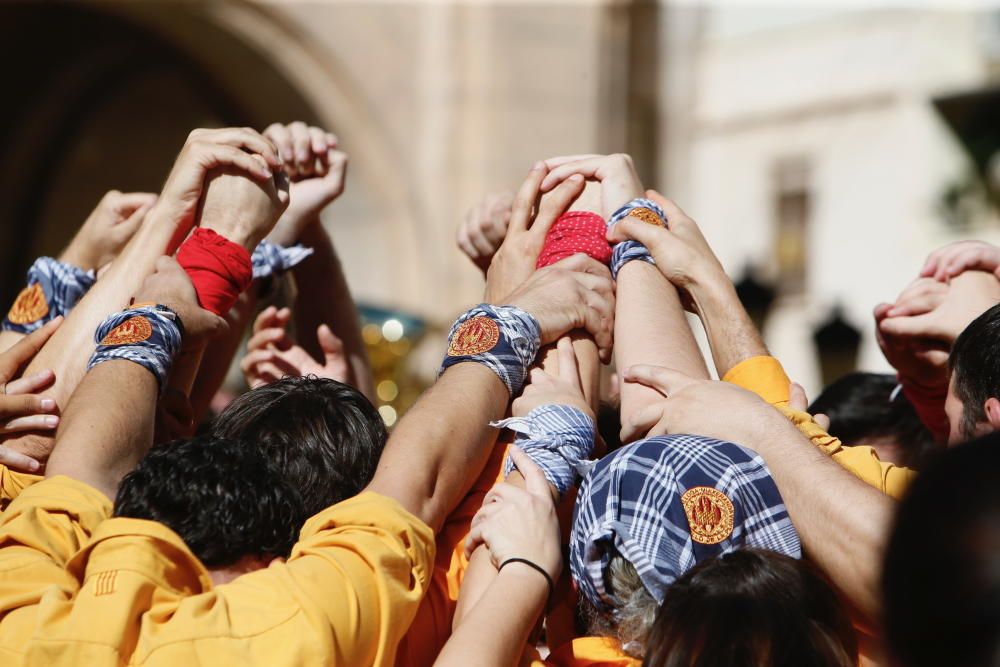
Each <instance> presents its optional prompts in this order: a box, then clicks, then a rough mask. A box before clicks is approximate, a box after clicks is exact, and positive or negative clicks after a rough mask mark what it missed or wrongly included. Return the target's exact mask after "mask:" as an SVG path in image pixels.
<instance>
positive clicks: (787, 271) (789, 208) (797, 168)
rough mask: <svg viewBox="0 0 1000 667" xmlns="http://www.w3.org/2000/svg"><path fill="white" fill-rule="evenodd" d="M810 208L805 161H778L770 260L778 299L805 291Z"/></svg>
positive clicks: (798, 159) (807, 173)
mask: <svg viewBox="0 0 1000 667" xmlns="http://www.w3.org/2000/svg"><path fill="white" fill-rule="evenodd" d="M810 205H811V202H810V193H809V168H808V164H807V163H806V161H805V160H804V159H801V158H795V159H785V160H781V161H779V162H778V164H777V166H776V168H775V177H774V217H775V223H776V224H775V235H774V257H775V266H776V267H777V288H778V293H779V294H780V295H781V296H795V295H800V294H804V293H805V291H806V279H807V268H806V266H807V265H806V263H807V260H808V254H807V245H806V244H807V242H808V235H809V209H810Z"/></svg>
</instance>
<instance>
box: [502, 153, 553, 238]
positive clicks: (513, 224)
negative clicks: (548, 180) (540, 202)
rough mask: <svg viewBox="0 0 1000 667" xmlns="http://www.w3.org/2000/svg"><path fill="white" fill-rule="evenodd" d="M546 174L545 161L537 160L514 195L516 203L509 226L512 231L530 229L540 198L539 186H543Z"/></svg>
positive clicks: (511, 211) (512, 209) (511, 212)
mask: <svg viewBox="0 0 1000 667" xmlns="http://www.w3.org/2000/svg"><path fill="white" fill-rule="evenodd" d="M545 174H546V169H545V163H543V162H536V163H535V164H534V166H533V167H532V168H531V171H530V172H528V177H527V178H525V179H524V183H522V184H521V189H520V190H518V191H517V195H516V196H515V197H514V205H513V206H511V210H510V225H509V227H508V229H509V230H510V231H512V232H513V231H517V232H524V231H526V230H527V229H528V224H529V223H530V222H531V211H532V209H533V208H534V207H535V201H536V200H537V199H538V193H539V188H541V185H542V180H543V179H544V178H545Z"/></svg>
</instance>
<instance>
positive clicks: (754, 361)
mask: <svg viewBox="0 0 1000 667" xmlns="http://www.w3.org/2000/svg"><path fill="white" fill-rule="evenodd" d="M722 379H723V380H725V381H726V382H730V383H732V384H735V385H737V386H740V387H743V388H744V389H747V390H749V391H752V392H754V393H755V394H757V395H758V396H760V397H761V398H763V399H764V400H765V401H767V402H768V403H770V404H771V405H773V406H774V407H776V408H777V409H778V410H780V411H781V412H782V413H783V414H784V415H785V416H786V417H787V418H788V419H789V420H791V422H792V423H793V424H795V425H796V426H797V427H798V429H799V430H800V431H801V432H802V433H803V434H805V436H806V437H807V438H809V440H811V441H812V443H813V444H814V445H815V446H816V447H818V448H819V449H820V450H822V451H823V452H824V453H825V454H827V455H829V456H830V458H832V459H833V460H834V461H836V462H837V463H839V464H840V465H841V466H842V467H844V468H845V469H847V470H849V471H851V472H852V473H854V475H856V476H857V477H858V478H859V479H861V480H862V481H863V482H865V483H866V484H869V485H871V486H874V487H875V488H876V489H878V490H879V491H882V492H883V493H885V494H887V495H889V496H892V497H893V498H901V497H902V496H903V494H904V493H905V492H906V489H907V488H908V487H909V485H910V483H911V482H912V481H913V479H914V478H915V477H916V474H917V473H916V471H915V470H911V469H909V468H903V467H901V466H896V465H893V464H892V463H886V462H884V461H881V460H879V457H878V454H877V453H876V452H875V450H874V449H872V448H871V447H848V446H845V445H844V444H843V443H841V442H840V440H839V439H837V438H835V437H833V436H832V435H830V434H829V433H827V432H826V431H825V430H824V429H823V428H822V427H820V425H819V424H817V423H816V422H815V421H814V420H813V418H812V416H811V415H809V414H808V413H805V412H800V411H798V410H792V409H791V408H789V407H788V398H789V385H790V384H791V380H789V379H788V376H787V375H786V374H785V369H784V368H782V367H781V362H779V361H778V360H777V359H775V358H774V357H767V356H761V357H751V358H750V359H747V360H745V361H743V362H741V363H739V364H737V365H736V366H735V367H734V368H732V369H731V370H730V371H729V372H728V373H726V375H725V377H724V378H722Z"/></svg>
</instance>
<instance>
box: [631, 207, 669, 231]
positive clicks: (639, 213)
mask: <svg viewBox="0 0 1000 667" xmlns="http://www.w3.org/2000/svg"><path fill="white" fill-rule="evenodd" d="M628 214H629V217H632V218H638V219H639V220H642V221H643V222H645V223H646V224H648V225H655V226H656V227H664V226H665V225H664V224H663V219H662V218H661V217H660V216H658V215H656V211H653V210H651V209H648V208H643V207H640V208H634V209H632V210H631V211H629V212H628Z"/></svg>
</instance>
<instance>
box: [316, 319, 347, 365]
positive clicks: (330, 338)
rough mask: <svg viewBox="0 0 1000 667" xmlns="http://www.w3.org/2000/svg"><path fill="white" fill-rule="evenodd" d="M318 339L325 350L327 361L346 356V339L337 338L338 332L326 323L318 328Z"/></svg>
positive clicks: (324, 354) (321, 347)
mask: <svg viewBox="0 0 1000 667" xmlns="http://www.w3.org/2000/svg"><path fill="white" fill-rule="evenodd" d="M316 340H317V341H318V342H319V347H320V349H321V350H323V356H324V357H325V358H326V361H327V362H328V363H329V362H330V361H336V360H338V359H341V358H342V357H343V356H344V341H342V340H340V339H339V338H337V336H336V334H334V333H333V331H332V330H331V329H330V327H328V326H327V325H325V324H321V325H319V328H317V329H316Z"/></svg>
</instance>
